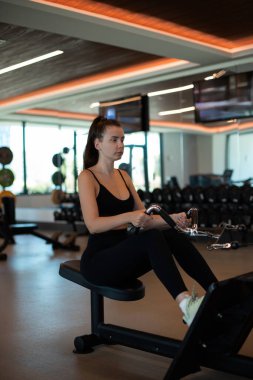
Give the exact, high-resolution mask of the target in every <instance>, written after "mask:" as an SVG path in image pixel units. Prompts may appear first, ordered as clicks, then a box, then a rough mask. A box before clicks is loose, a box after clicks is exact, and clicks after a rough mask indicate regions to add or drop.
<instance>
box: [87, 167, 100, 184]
mask: <svg viewBox="0 0 253 380" xmlns="http://www.w3.org/2000/svg"><path fill="white" fill-rule="evenodd" d="M86 170H89V172H90V173H91V174H92V175H93V177H94V178H95V180H96V181H97V183H98V184H99V185H101V183H100V182H99V180H98V179H97V177H96V176H95V174H94V173H93V171H92V170H90V169H86Z"/></svg>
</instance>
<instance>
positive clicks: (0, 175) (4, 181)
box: [0, 168, 15, 188]
mask: <svg viewBox="0 0 253 380" xmlns="http://www.w3.org/2000/svg"><path fill="white" fill-rule="evenodd" d="M14 179H15V177H14V174H13V172H12V171H11V170H10V169H6V168H4V169H1V170H0V185H1V186H2V187H3V188H5V187H9V186H11V185H12V184H13V182H14Z"/></svg>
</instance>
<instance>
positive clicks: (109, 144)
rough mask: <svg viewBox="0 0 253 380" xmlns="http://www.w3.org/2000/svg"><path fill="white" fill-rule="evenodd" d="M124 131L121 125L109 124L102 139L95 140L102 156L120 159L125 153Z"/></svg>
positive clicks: (115, 159) (113, 159)
mask: <svg viewBox="0 0 253 380" xmlns="http://www.w3.org/2000/svg"><path fill="white" fill-rule="evenodd" d="M124 139H125V136H124V131H123V128H121V127H116V126H107V127H106V129H105V131H104V134H103V137H102V139H100V140H99V139H96V140H95V148H96V149H97V150H98V152H99V156H100V157H101V158H103V157H104V158H107V159H110V160H112V161H117V160H120V159H121V157H122V155H123V153H124Z"/></svg>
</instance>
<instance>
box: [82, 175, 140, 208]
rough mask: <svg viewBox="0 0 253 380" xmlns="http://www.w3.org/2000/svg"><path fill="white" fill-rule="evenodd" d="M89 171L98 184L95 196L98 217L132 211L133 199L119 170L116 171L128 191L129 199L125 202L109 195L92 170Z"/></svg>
mask: <svg viewBox="0 0 253 380" xmlns="http://www.w3.org/2000/svg"><path fill="white" fill-rule="evenodd" d="M87 170H89V172H91V173H92V175H93V176H94V178H95V180H96V181H97V182H98V184H99V187H100V188H99V193H98V196H97V205H98V212H99V216H113V215H118V214H123V213H124V212H129V211H133V208H134V198H133V196H132V194H131V192H130V190H129V188H128V186H127V184H126V181H125V180H124V177H123V175H122V174H121V172H120V170H119V169H118V172H119V173H120V175H121V178H122V179H123V181H124V183H125V185H126V187H127V189H128V191H129V197H128V198H127V199H125V200H122V199H119V198H117V197H115V196H114V195H113V194H112V193H110V191H109V190H107V188H106V187H105V186H104V185H102V184H101V183H100V182H99V180H98V179H97V177H96V176H95V174H94V173H93V171H92V170H90V169H87Z"/></svg>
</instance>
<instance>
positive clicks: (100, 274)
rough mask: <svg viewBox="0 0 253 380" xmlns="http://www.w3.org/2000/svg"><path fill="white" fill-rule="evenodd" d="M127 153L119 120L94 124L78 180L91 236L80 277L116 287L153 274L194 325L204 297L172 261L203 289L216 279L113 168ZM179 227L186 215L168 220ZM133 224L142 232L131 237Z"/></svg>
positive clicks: (183, 239) (180, 236) (193, 250)
mask: <svg viewBox="0 0 253 380" xmlns="http://www.w3.org/2000/svg"><path fill="white" fill-rule="evenodd" d="M123 151H124V131H123V129H122V128H121V126H120V123H119V122H118V121H116V120H110V119H105V118H102V117H97V118H96V119H95V120H94V121H93V123H92V124H91V127H90V130H89V134H88V140H87V145H86V148H85V152H84V170H83V171H82V172H81V173H80V175H79V177H78V187H79V197H80V202H81V208H82V213H83V217H84V222H85V224H86V227H87V228H88V230H89V232H90V235H89V240H88V245H87V248H86V250H85V251H84V253H83V255H82V258H81V272H82V273H83V275H84V276H85V277H86V278H87V279H88V280H89V281H91V282H93V283H95V284H101V285H111V286H117V285H120V284H121V283H124V282H127V281H128V280H129V279H131V278H136V277H140V276H142V275H143V274H145V273H147V272H148V271H150V270H152V269H153V270H154V272H155V274H156V275H157V277H158V278H159V279H160V281H161V282H162V283H163V285H164V286H165V287H166V289H167V290H168V291H169V293H170V294H171V295H172V297H173V298H174V299H175V300H176V302H177V303H178V305H179V307H180V309H181V310H182V312H183V320H184V322H185V323H186V324H187V325H190V324H191V322H192V320H193V318H194V316H195V314H196V312H197V310H198V307H199V306H200V303H201V301H202V299H203V297H201V298H199V297H197V296H195V295H194V296H191V295H190V293H189V291H188V290H187V287H186V285H185V284H184V281H183V279H182V277H181V275H180V272H179V271H178V269H177V266H176V264H175V261H174V258H175V259H176V260H177V262H178V263H179V265H180V266H181V267H182V268H183V269H184V270H185V272H186V273H187V274H188V275H189V276H191V277H192V278H193V279H194V280H196V281H197V282H198V283H199V284H200V285H201V286H202V287H203V288H204V289H205V290H207V288H208V287H209V285H210V284H211V283H213V282H216V281H217V279H216V277H215V276H214V274H213V273H212V271H211V270H210V268H209V267H208V265H207V263H206V262H205V260H204V259H203V258H202V256H201V255H200V253H199V252H198V251H197V250H196V248H195V247H194V246H193V244H192V243H191V242H190V241H189V240H188V238H187V237H186V236H184V235H183V234H180V233H178V232H177V231H175V230H174V229H172V228H170V227H169V226H168V225H167V223H165V222H164V220H163V219H162V218H161V217H160V216H159V215H147V214H145V209H144V207H143V203H142V201H141V200H140V198H139V196H138V194H137V192H136V190H135V188H134V186H133V183H132V181H131V178H130V176H129V175H128V174H127V173H126V172H125V171H123V170H119V169H118V170H117V169H115V168H114V163H115V161H117V160H119V159H120V158H121V157H122V154H123ZM170 216H171V218H172V219H173V220H174V221H175V222H176V223H177V224H178V225H179V226H181V227H183V226H185V225H186V224H187V219H186V215H185V213H178V214H172V215H170ZM129 224H131V225H133V226H135V227H138V228H141V229H142V232H141V233H139V234H137V235H129V234H128V232H127V227H128V226H129Z"/></svg>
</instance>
